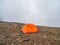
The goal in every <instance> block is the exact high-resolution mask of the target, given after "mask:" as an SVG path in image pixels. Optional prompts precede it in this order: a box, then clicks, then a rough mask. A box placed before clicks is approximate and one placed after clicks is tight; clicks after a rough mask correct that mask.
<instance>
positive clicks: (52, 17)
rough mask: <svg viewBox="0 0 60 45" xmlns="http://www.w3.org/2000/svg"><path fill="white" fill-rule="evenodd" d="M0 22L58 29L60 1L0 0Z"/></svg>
mask: <svg viewBox="0 0 60 45" xmlns="http://www.w3.org/2000/svg"><path fill="white" fill-rule="evenodd" d="M0 20H4V21H10V22H21V23H34V24H36V25H44V26H55V27H57V26H59V27H60V0H0Z"/></svg>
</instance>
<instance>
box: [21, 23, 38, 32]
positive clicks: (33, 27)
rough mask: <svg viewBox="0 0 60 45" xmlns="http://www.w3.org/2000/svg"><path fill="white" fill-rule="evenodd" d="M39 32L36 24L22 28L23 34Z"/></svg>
mask: <svg viewBox="0 0 60 45" xmlns="http://www.w3.org/2000/svg"><path fill="white" fill-rule="evenodd" d="M37 31H38V28H37V27H36V26H35V25H34V24H26V25H24V26H23V27H22V32H23V33H33V32H37Z"/></svg>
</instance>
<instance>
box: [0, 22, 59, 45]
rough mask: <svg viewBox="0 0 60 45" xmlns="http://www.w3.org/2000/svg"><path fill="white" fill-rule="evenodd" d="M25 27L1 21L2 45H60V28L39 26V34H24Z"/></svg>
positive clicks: (20, 24)
mask: <svg viewBox="0 0 60 45" xmlns="http://www.w3.org/2000/svg"><path fill="white" fill-rule="evenodd" d="M23 25H24V24H23V23H16V22H2V21H0V45H60V27H46V26H37V27H38V29H39V30H38V32H37V33H29V34H24V33H23V32H22V31H21V28H22V26H23Z"/></svg>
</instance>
